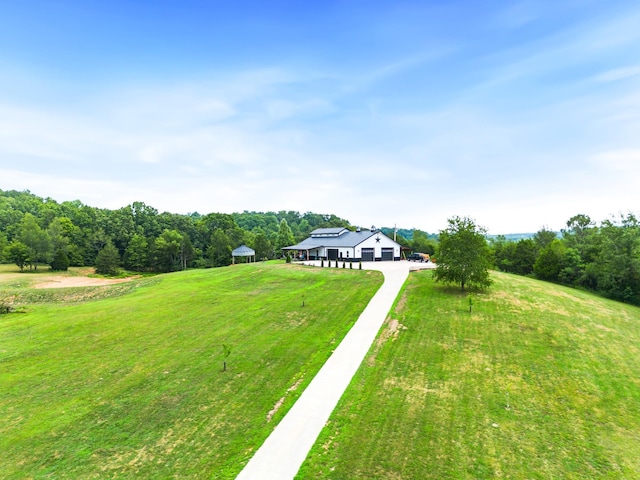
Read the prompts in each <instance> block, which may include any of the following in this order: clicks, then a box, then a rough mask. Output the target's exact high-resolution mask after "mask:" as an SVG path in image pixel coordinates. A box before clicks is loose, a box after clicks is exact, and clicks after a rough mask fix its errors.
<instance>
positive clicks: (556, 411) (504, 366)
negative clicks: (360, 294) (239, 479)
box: [297, 272, 640, 479]
mask: <svg viewBox="0 0 640 480" xmlns="http://www.w3.org/2000/svg"><path fill="white" fill-rule="evenodd" d="M493 279H494V280H495V285H494V286H493V287H492V289H491V290H490V291H489V292H488V293H486V294H482V295H476V296H475V298H474V303H473V312H472V313H471V314H470V313H469V302H468V299H467V297H466V295H462V294H460V293H459V291H458V290H457V289H448V288H446V287H442V286H439V285H434V283H433V281H432V279H431V273H430V272H419V273H414V274H412V275H411V276H410V278H409V280H408V282H407V284H406V285H405V288H404V291H403V294H402V296H401V297H400V299H399V301H398V302H397V304H396V306H395V310H394V312H393V314H392V315H391V316H390V318H389V319H388V320H387V323H386V326H385V327H384V328H383V330H382V331H381V333H380V335H379V338H378V340H377V342H376V344H375V345H374V346H373V347H372V349H371V350H370V352H369V355H368V358H367V360H366V361H365V363H364V364H363V366H362V367H361V369H360V370H359V372H358V373H357V374H356V376H355V377H354V380H353V381H352V383H351V385H350V387H349V389H348V391H347V393H346V395H345V396H344V397H343V398H342V400H341V401H340V404H339V405H338V408H337V409H336V411H335V412H334V414H333V415H332V417H331V420H330V422H329V424H328V426H327V428H325V429H324V431H323V433H322V434H321V436H320V438H319V441H318V442H317V444H316V447H315V448H314V449H313V451H312V453H311V454H310V456H309V458H308V459H307V461H306V463H305V464H304V465H303V467H302V469H301V471H300V472H299V474H298V477H297V478H300V479H311V478H322V479H325V478H329V479H345V478H349V479H371V478H392V479H427V478H433V479H443V478H447V479H450V478H452V479H476V478H486V479H490V478H527V479H533V478H540V479H550V478H563V479H587V478H588V479H592V478H624V479H631V478H640V309H638V308H637V307H631V306H627V305H623V304H619V303H615V302H612V301H609V300H605V299H602V298H599V297H596V296H594V295H591V294H588V293H583V292H580V291H576V290H571V289H567V288H563V287H560V286H557V285H553V284H548V283H543V282H538V281H535V280H531V279H527V278H524V277H517V276H510V275H506V274H499V273H494V274H493Z"/></svg>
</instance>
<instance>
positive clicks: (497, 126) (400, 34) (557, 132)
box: [0, 0, 640, 233]
mask: <svg viewBox="0 0 640 480" xmlns="http://www.w3.org/2000/svg"><path fill="white" fill-rule="evenodd" d="M0 24H1V25H2V28H0V189H3V190H10V189H16V190H23V189H29V190H31V191H32V192H33V193H35V194H37V195H40V196H43V197H52V198H54V199H55V200H58V201H64V200H72V199H80V200H81V201H83V202H84V203H86V204H89V205H92V206H98V207H106V208H119V207H122V206H125V205H127V204H129V203H131V202H133V201H143V202H145V203H147V204H149V205H152V206H154V207H156V208H158V209H159V210H160V211H170V212H175V213H187V212H194V211H198V212H200V213H209V212H226V213H231V212H234V211H243V210H255V211H267V210H276V211H277V210H297V211H300V212H306V211H313V212H316V213H334V214H336V215H338V216H341V217H344V218H347V219H348V220H349V221H351V222H352V223H353V224H354V225H362V226H369V225H371V224H375V225H385V226H393V225H394V224H397V225H398V227H403V228H412V227H415V228H420V229H423V230H427V231H429V232H434V231H437V230H439V229H441V228H443V227H444V226H445V225H446V219H447V218H449V217H451V216H453V215H460V216H471V217H473V218H475V219H476V221H477V222H478V223H479V224H480V225H483V226H485V227H487V228H488V230H489V232H490V233H516V232H533V231H537V230H538V229H539V228H541V227H542V226H547V227H549V228H552V229H560V228H562V227H563V226H564V224H565V222H566V221H567V220H568V219H569V218H570V217H571V216H573V215H575V214H578V213H585V214H588V215H590V216H591V217H592V218H593V219H594V220H597V221H600V220H603V219H605V218H608V217H609V216H610V215H617V214H619V213H624V214H626V213H627V212H629V211H632V212H635V213H638V206H639V205H640V188H639V187H640V27H639V25H640V4H639V3H638V2H634V1H615V0H614V1H589V0H584V1H582V0H576V1H571V0H568V1H565V2H547V1H522V2H507V1H492V2H482V1H456V0H453V1H448V2H435V1H395V2H389V1H385V2H382V1H366V2H365V1H331V0H327V1H323V2H311V1H309V2H293V1H281V2H269V1H265V2H241V1H239V2H218V1H205V0H202V1H161V0H160V1H153V2H150V1H149V2H145V1H137V2H130V1H126V2H125V1H110V2H92V1H65V0H57V1H53V0H48V1H32V0H21V1H20V2H6V3H5V4H4V5H3V8H2V11H1V12H0Z"/></svg>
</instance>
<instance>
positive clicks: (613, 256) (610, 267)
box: [490, 213, 640, 305]
mask: <svg viewBox="0 0 640 480" xmlns="http://www.w3.org/2000/svg"><path fill="white" fill-rule="evenodd" d="M490 246H491V251H492V255H493V262H494V265H495V267H496V268H497V269H499V270H501V271H503V272H508V273H515V274H518V275H529V276H534V277H536V278H539V279H541V280H546V281H551V282H556V283H560V284H564V285H569V286H572V287H577V288H583V289H587V290H591V291H593V292H596V293H598V294H600V295H603V296H605V297H608V298H612V299H614V300H619V301H623V302H626V303H632V304H634V305H640V223H639V221H638V219H637V218H636V216H635V215H634V214H632V213H628V214H627V215H619V216H618V217H617V218H616V217H612V218H610V219H607V220H604V221H602V222H601V223H600V224H599V225H598V224H596V222H594V221H593V220H592V219H591V218H590V217H589V216H588V215H584V214H579V215H575V216H573V217H571V218H570V219H569V220H568V221H567V223H566V228H565V229H562V230H561V231H560V232H559V233H557V232H553V231H550V230H548V229H547V228H542V229H541V230H539V231H538V232H537V233H535V234H534V235H533V237H532V238H528V239H521V240H519V241H517V242H512V241H507V240H506V239H505V238H504V237H500V236H498V237H496V238H494V239H492V240H491V241H490Z"/></svg>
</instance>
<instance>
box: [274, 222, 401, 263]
mask: <svg viewBox="0 0 640 480" xmlns="http://www.w3.org/2000/svg"><path fill="white" fill-rule="evenodd" d="M400 248H401V247H400V244H399V243H397V242H395V241H394V240H392V239H390V238H389V237H387V236H386V235H385V234H384V233H382V232H381V231H380V230H378V229H376V228H372V229H371V230H360V229H358V230H356V231H355V232H353V231H351V230H349V229H347V228H343V227H340V228H318V229H316V230H314V231H313V232H311V235H310V236H309V238H307V239H306V240H303V241H302V242H300V243H298V244H297V245H291V246H290V247H285V248H283V250H285V251H297V252H298V256H299V258H303V259H306V260H320V259H325V260H344V261H347V262H358V261H363V262H374V261H385V260H390V261H394V260H400Z"/></svg>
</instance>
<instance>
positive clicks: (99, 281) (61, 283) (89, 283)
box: [33, 275, 138, 288]
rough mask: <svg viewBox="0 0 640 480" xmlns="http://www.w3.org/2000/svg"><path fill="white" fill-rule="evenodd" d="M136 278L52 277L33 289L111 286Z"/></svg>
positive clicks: (40, 282) (43, 280)
mask: <svg viewBox="0 0 640 480" xmlns="http://www.w3.org/2000/svg"><path fill="white" fill-rule="evenodd" d="M134 278H138V277H126V278H90V277H66V276H63V275H54V276H51V277H47V278H45V279H42V281H39V282H38V283H36V284H35V285H34V286H33V288H67V287H99V286H101V285H113V284H116V283H125V282H130V281H131V280H133V279H134Z"/></svg>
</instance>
